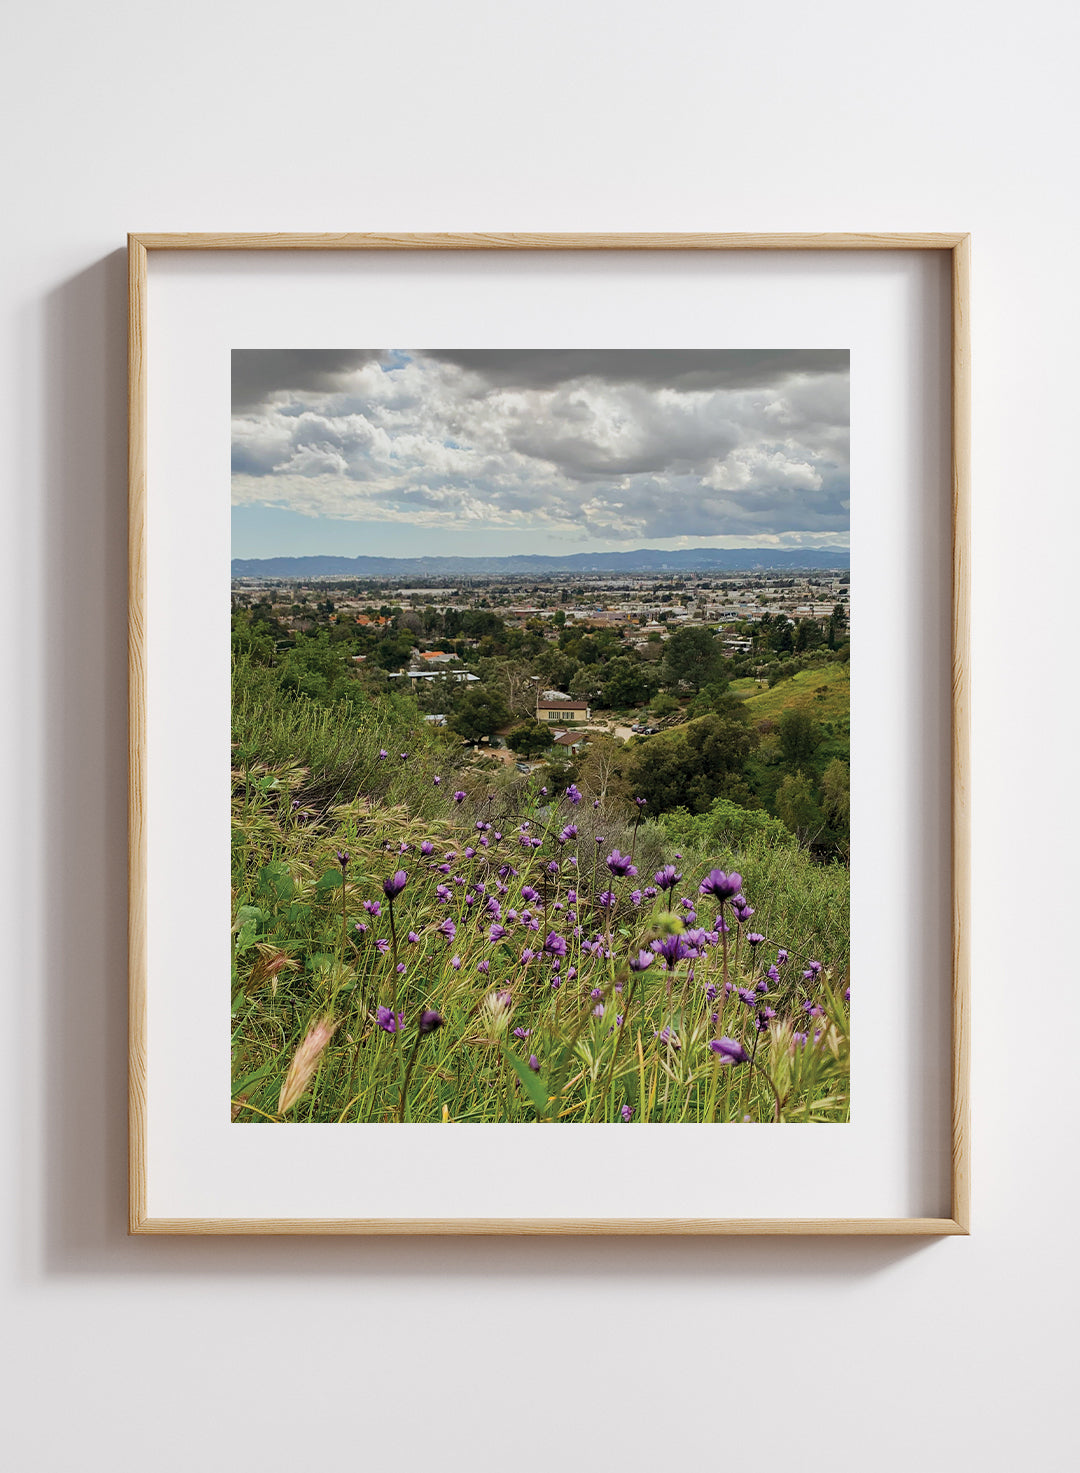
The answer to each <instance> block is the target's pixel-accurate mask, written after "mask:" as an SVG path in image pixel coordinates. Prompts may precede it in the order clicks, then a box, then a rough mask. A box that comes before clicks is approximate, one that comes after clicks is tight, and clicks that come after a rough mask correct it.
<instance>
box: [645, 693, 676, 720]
mask: <svg viewBox="0 0 1080 1473" xmlns="http://www.w3.org/2000/svg"><path fill="white" fill-rule="evenodd" d="M649 710H650V711H651V712H652V714H653V715H654V716H656V717H658V718H659V719H660V720H661V721H663V719H664V717H665V716H674V715H675V713H676V711H678V710H679V703H678V701H677V700H676V699H675V697H674V696H673V695H671V694H670V692H668V691H666V690H662V691H661V692H660V694H659V695H658V696H654V697H653V700H652V702H651V704H650V706H649Z"/></svg>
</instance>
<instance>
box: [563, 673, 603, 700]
mask: <svg viewBox="0 0 1080 1473" xmlns="http://www.w3.org/2000/svg"><path fill="white" fill-rule="evenodd" d="M603 683H604V672H603V670H602V669H601V668H600V666H599V665H579V666H578V668H577V670H576V671H575V672H574V674H573V676H572V678H571V680H570V694H571V695H572V696H573V697H574V698H575V700H579V701H591V700H592V699H593V698H594V697H595V696H598V695H599V694H600V690H601V687H602V686H603Z"/></svg>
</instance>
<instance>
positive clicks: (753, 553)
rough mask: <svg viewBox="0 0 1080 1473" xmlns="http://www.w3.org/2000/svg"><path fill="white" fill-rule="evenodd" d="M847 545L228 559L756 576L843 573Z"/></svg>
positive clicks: (309, 566)
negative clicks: (809, 571) (793, 572)
mask: <svg viewBox="0 0 1080 1473" xmlns="http://www.w3.org/2000/svg"><path fill="white" fill-rule="evenodd" d="M850 566H851V563H850V555H849V553H848V549H847V548H846V547H836V548H831V547H830V548H803V549H801V550H798V551H783V552H779V551H773V550H772V549H771V548H767V547H697V548H693V549H690V550H688V551H683V552H661V551H658V550H656V549H653V548H647V547H643V548H640V549H639V550H638V551H636V552H575V553H569V554H567V555H565V556H562V557H546V556H542V555H541V554H539V553H537V554H533V553H523V554H519V555H518V556H516V557H266V558H258V557H255V558H233V564H232V575H233V577H234V578H301V579H312V578H396V579H403V578H445V577H447V576H452V577H455V578H456V577H464V578H470V577H471V578H485V577H492V576H507V575H514V574H517V575H519V576H520V575H528V574H530V573H536V574H541V575H544V574H547V575H550V574H552V573H756V572H767V571H772V570H774V569H775V570H776V571H778V572H779V571H784V572H789V571H791V570H792V569H794V568H812V569H815V570H819V571H820V570H822V569H828V570H831V571H843V570H846V569H847V568H849V567H850Z"/></svg>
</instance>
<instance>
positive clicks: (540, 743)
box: [506, 722, 552, 757]
mask: <svg viewBox="0 0 1080 1473" xmlns="http://www.w3.org/2000/svg"><path fill="white" fill-rule="evenodd" d="M506 744H507V746H508V747H509V748H510V750H511V751H512V752H516V753H517V754H518V756H519V757H539V756H541V755H542V754H543V753H544V752H547V751H548V750H549V749H550V747H551V744H552V736H551V731H550V729H549V728H547V727H544V726H541V725H540V724H539V723H538V722H534V723H533V725H532V726H519V727H516V728H515V729H514V730H513V731H512V732H511V733H510V735H509V736H508V737H507V738H506Z"/></svg>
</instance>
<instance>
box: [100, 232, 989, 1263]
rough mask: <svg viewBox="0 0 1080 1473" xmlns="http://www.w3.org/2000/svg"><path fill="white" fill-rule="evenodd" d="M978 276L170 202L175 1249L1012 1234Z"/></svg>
mask: <svg viewBox="0 0 1080 1473" xmlns="http://www.w3.org/2000/svg"><path fill="white" fill-rule="evenodd" d="M968 259H969V240H968V237H967V236H966V235H947V234H942V235H824V236H813V235H812V236H793V235H681V236H680V235H646V236H641V235H612V236H592V235H581V236H578V235H550V236H544V235H504V236H498V235H407V236H383V235H312V236H304V235H300V236H285V235H258V236H256V235H250V236H247V235H133V236H131V237H130V239H129V260H130V405H129V408H130V615H131V617H130V673H131V678H130V760H131V768H130V771H131V786H130V844H131V849H130V853H131V860H130V932H129V940H130V1040H129V1044H130V1049H129V1058H130V1229H131V1231H132V1232H134V1233H194V1234H198V1233H234V1234H235V1233H295V1234H304V1233H322V1234H330V1233H340V1234H378V1233H382V1234H420V1233H443V1234H462V1233H491V1234H494V1233H521V1234H525V1233H530V1234H544V1233H567V1234H571V1233H578V1234H585V1233H588V1234H598V1233H621V1234H716V1235H723V1234H751V1233H752V1234H893V1235H904V1234H907V1235H923V1236H931V1235H946V1234H965V1233H967V1232H968V1231H969V1172H968V1159H969V1158H968V1138H969V1131H968V1103H967V1073H968V1062H967V1047H968V1032H967V1015H968V939H967V913H968V893H967V892H968V815H967V781H968V774H967V741H968V735H967V720H968V715H967V713H968V626H967V563H968V550H969V539H968V520H969V455H968V422H969V395H970V368H969V347H968ZM853 962H854V965H853Z"/></svg>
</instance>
